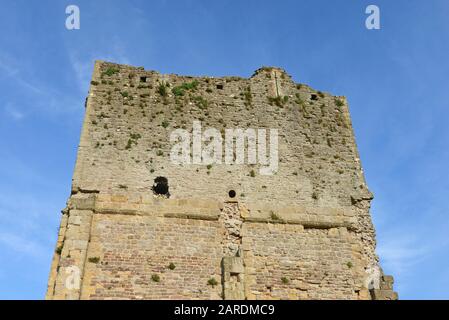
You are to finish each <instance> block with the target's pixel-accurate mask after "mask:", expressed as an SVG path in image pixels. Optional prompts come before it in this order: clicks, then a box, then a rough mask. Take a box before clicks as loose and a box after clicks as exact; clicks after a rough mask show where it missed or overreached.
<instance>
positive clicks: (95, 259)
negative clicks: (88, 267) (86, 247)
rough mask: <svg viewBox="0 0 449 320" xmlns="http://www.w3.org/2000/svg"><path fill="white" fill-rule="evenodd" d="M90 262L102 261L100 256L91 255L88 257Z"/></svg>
mask: <svg viewBox="0 0 449 320" xmlns="http://www.w3.org/2000/svg"><path fill="white" fill-rule="evenodd" d="M87 260H88V261H89V262H91V263H98V262H100V258H99V257H89V259H87Z"/></svg>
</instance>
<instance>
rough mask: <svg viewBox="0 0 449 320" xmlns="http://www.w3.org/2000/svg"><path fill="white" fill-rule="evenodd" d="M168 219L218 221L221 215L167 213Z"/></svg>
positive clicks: (165, 215)
mask: <svg viewBox="0 0 449 320" xmlns="http://www.w3.org/2000/svg"><path fill="white" fill-rule="evenodd" d="M164 217H166V218H180V219H194V220H209V221H218V219H219V215H218V214H217V215H205V214H191V213H165V214H164Z"/></svg>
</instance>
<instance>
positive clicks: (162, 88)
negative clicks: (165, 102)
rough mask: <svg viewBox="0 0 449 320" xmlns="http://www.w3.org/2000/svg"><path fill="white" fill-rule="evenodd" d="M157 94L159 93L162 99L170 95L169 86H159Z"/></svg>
mask: <svg viewBox="0 0 449 320" xmlns="http://www.w3.org/2000/svg"><path fill="white" fill-rule="evenodd" d="M157 93H159V94H160V95H161V96H162V97H166V96H167V94H168V92H167V85H166V84H164V83H161V84H159V86H158V87H157Z"/></svg>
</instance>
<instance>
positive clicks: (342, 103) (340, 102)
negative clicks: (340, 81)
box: [335, 99, 345, 107]
mask: <svg viewBox="0 0 449 320" xmlns="http://www.w3.org/2000/svg"><path fill="white" fill-rule="evenodd" d="M335 105H336V106H337V107H342V106H344V105H345V103H344V102H343V100H341V99H335Z"/></svg>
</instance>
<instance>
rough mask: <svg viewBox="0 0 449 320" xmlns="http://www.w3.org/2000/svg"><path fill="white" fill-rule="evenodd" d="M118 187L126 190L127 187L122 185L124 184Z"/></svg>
mask: <svg viewBox="0 0 449 320" xmlns="http://www.w3.org/2000/svg"><path fill="white" fill-rule="evenodd" d="M118 187H119V188H120V189H128V186H126V185H124V184H119V185H118Z"/></svg>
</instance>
